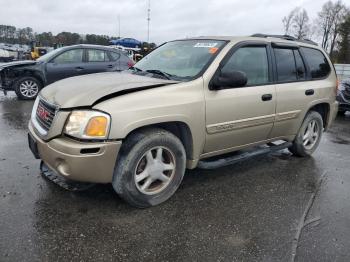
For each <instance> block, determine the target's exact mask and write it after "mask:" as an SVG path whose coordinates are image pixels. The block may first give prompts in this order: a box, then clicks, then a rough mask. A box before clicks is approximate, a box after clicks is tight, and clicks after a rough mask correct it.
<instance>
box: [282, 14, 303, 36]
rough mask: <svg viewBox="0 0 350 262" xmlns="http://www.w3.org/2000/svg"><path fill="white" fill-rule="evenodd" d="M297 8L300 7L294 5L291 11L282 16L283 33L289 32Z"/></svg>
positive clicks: (287, 33)
mask: <svg viewBox="0 0 350 262" xmlns="http://www.w3.org/2000/svg"><path fill="white" fill-rule="evenodd" d="M299 10H300V7H296V8H294V9H293V10H292V11H290V13H289V14H288V15H287V16H285V17H283V19H282V23H283V27H284V34H285V35H289V34H290V31H291V27H292V22H293V20H294V17H295V14H296V13H297V12H299Z"/></svg>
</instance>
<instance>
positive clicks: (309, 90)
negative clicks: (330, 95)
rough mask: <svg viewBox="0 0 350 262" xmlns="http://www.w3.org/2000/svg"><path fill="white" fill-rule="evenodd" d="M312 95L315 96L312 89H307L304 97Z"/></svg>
mask: <svg viewBox="0 0 350 262" xmlns="http://www.w3.org/2000/svg"><path fill="white" fill-rule="evenodd" d="M313 94H315V90H313V89H308V90H306V91H305V95H307V96H312V95H313Z"/></svg>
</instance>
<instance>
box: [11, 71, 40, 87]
mask: <svg viewBox="0 0 350 262" xmlns="http://www.w3.org/2000/svg"><path fill="white" fill-rule="evenodd" d="M27 76H30V77H34V78H35V79H36V80H38V81H39V82H40V84H41V87H44V81H43V79H42V77H41V76H40V75H39V74H37V73H36V72H34V71H31V70H24V71H19V72H17V74H16V78H14V82H13V83H16V82H17V81H18V80H19V79H21V78H22V77H27Z"/></svg>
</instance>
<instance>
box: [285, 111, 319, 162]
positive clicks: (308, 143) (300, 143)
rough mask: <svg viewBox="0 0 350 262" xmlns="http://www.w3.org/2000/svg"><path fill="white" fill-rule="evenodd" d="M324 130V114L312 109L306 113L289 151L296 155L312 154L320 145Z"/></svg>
mask: <svg viewBox="0 0 350 262" xmlns="http://www.w3.org/2000/svg"><path fill="white" fill-rule="evenodd" d="M322 132H323V120H322V116H321V115H320V114H319V113H318V112H316V111H310V112H309V113H308V114H307V115H306V117H305V119H304V122H303V124H302V125H301V127H300V129H299V132H298V134H297V136H296V137H295V139H294V141H293V145H292V146H291V147H290V148H289V151H290V152H291V153H293V154H294V155H296V156H301V157H305V156H310V155H311V154H312V153H313V152H314V151H315V150H316V148H317V147H318V145H319V143H320V141H321V136H322Z"/></svg>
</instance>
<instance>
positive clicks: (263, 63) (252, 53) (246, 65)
mask: <svg viewBox="0 0 350 262" xmlns="http://www.w3.org/2000/svg"><path fill="white" fill-rule="evenodd" d="M221 71H222V72H231V71H241V72H244V73H245V74H246V75H247V78H248V82H247V85H250V86H251V85H262V84H267V83H268V82H269V66H268V60H267V52H266V47H264V46H256V47H242V48H240V49H238V50H237V51H236V52H234V53H233V55H232V56H231V57H230V59H229V60H228V61H227V63H226V64H225V65H224V66H223V68H222V69H221Z"/></svg>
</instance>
